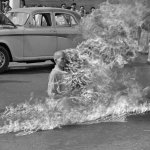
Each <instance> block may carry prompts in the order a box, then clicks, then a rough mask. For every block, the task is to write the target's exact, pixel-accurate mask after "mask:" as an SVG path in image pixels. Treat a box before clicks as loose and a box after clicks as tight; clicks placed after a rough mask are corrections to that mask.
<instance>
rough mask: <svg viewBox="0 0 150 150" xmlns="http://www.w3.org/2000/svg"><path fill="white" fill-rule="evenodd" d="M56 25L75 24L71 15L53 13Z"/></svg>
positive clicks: (67, 25)
mask: <svg viewBox="0 0 150 150" xmlns="http://www.w3.org/2000/svg"><path fill="white" fill-rule="evenodd" d="M55 22H56V26H60V27H61V26H62V27H71V26H74V25H77V22H76V20H75V19H74V17H73V16H71V15H69V14H65V13H55Z"/></svg>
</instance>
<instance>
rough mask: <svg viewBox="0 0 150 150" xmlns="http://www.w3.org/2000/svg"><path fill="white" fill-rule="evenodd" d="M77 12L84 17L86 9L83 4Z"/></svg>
mask: <svg viewBox="0 0 150 150" xmlns="http://www.w3.org/2000/svg"><path fill="white" fill-rule="evenodd" d="M78 13H79V14H80V16H81V17H84V16H85V15H86V10H85V8H84V6H80V10H79V12H78Z"/></svg>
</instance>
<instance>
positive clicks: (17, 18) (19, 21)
mask: <svg viewBox="0 0 150 150" xmlns="http://www.w3.org/2000/svg"><path fill="white" fill-rule="evenodd" d="M6 16H7V17H8V18H9V19H10V20H11V21H12V23H14V24H15V25H16V26H23V25H24V24H25V23H26V21H27V19H28V17H29V14H28V13H24V12H8V13H7V14H6Z"/></svg>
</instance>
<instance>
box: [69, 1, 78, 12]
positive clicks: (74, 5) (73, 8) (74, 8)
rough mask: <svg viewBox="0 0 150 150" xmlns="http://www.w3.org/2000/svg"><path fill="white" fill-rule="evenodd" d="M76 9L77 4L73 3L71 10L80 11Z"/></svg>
mask: <svg viewBox="0 0 150 150" xmlns="http://www.w3.org/2000/svg"><path fill="white" fill-rule="evenodd" d="M76 8H77V4H76V3H72V4H71V9H70V10H72V11H76V12H78V10H77V9H76Z"/></svg>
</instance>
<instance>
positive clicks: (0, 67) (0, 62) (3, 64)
mask: <svg viewBox="0 0 150 150" xmlns="http://www.w3.org/2000/svg"><path fill="white" fill-rule="evenodd" d="M8 65H9V54H8V52H7V49H6V48H5V47H3V46H0V73H2V72H4V71H5V70H7V68H8Z"/></svg>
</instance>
